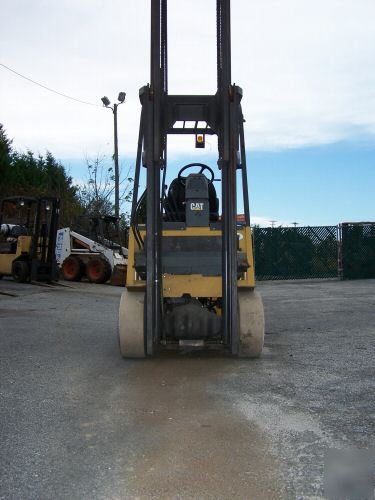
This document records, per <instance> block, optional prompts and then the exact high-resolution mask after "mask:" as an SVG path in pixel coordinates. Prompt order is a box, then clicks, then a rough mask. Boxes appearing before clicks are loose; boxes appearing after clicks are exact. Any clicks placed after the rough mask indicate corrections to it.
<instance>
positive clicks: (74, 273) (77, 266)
mask: <svg viewBox="0 0 375 500" xmlns="http://www.w3.org/2000/svg"><path fill="white" fill-rule="evenodd" d="M61 270H62V275H63V278H64V280H66V281H81V279H82V277H83V275H84V274H85V265H84V263H83V262H82V261H81V259H80V258H79V257H77V256H76V255H70V256H69V257H68V258H67V259H65V260H64V262H63V264H62V266H61Z"/></svg>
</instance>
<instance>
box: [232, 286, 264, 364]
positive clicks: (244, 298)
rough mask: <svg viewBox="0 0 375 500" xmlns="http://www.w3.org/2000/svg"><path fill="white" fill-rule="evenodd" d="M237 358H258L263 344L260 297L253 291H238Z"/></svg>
mask: <svg viewBox="0 0 375 500" xmlns="http://www.w3.org/2000/svg"><path fill="white" fill-rule="evenodd" d="M238 306H239V353H238V355H239V357H241V358H259V356H260V355H261V354H262V349H263V344H264V310H263V302H262V297H261V296H260V294H259V293H258V292H255V291H254V290H241V291H240V290H239V291H238Z"/></svg>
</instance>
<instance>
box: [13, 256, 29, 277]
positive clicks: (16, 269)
mask: <svg viewBox="0 0 375 500" xmlns="http://www.w3.org/2000/svg"><path fill="white" fill-rule="evenodd" d="M12 276H13V279H14V281H17V283H25V282H26V281H27V280H28V279H29V277H30V268H29V265H28V263H27V262H25V261H24V260H16V262H13V265H12Z"/></svg>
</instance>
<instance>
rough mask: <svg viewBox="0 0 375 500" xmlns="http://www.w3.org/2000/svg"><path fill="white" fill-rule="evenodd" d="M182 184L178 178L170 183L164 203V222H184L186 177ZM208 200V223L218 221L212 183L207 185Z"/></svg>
mask: <svg viewBox="0 0 375 500" xmlns="http://www.w3.org/2000/svg"><path fill="white" fill-rule="evenodd" d="M182 179H183V180H184V181H185V182H184V184H183V183H182V182H180V181H179V179H178V178H176V179H173V181H172V182H171V184H170V186H169V189H168V195H167V197H166V199H165V201H164V208H165V220H166V221H168V222H173V221H175V222H186V210H185V203H186V198H185V185H186V179H187V178H186V177H183V178H182ZM208 198H209V205H210V222H216V221H217V220H219V199H218V197H217V196H216V189H215V186H214V185H213V183H208Z"/></svg>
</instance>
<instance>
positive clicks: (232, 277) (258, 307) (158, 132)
mask: <svg viewBox="0 0 375 500" xmlns="http://www.w3.org/2000/svg"><path fill="white" fill-rule="evenodd" d="M216 26H217V91H216V93H215V94H213V95H171V94H169V93H168V74H167V67H168V64H167V52H168V51H167V0H151V83H150V84H149V85H146V86H145V87H143V88H141V90H140V101H141V104H142V112H141V119H140V132H139V140H138V152H137V160H136V168H135V181H134V193H133V202H132V213H131V229H130V235H129V245H128V269H127V279H126V291H125V292H124V293H123V295H122V297H121V303H120V311H119V343H120V351H121V354H122V356H123V357H125V358H142V357H145V356H153V355H155V354H157V353H158V352H160V351H162V350H166V349H171V350H186V349H188V350H192V349H218V350H222V351H225V352H228V353H230V354H232V355H235V356H244V357H258V356H260V354H261V351H262V347H263V339H264V314H263V305H262V300H261V297H260V295H259V294H258V293H257V292H256V291H255V279H254V260H253V253H252V235H251V229H250V214H249V201H248V187H247V169H246V156H245V141H244V129H243V123H244V121H245V120H244V118H243V114H242V109H241V98H242V90H241V88H240V87H238V86H237V85H233V84H232V83H231V47H230V0H217V19H216ZM176 134H177V135H178V134H179V135H187V134H189V135H191V136H192V137H193V138H195V147H197V148H203V147H204V146H205V137H206V136H217V140H218V157H217V168H218V171H219V178H218V179H216V178H215V171H214V170H213V168H212V167H211V166H209V165H207V164H204V163H200V162H198V163H189V164H187V165H185V166H183V167H182V168H181V169H180V170H179V172H178V175H177V177H176V178H174V179H173V180H172V181H171V182H170V184H169V187H168V186H167V185H166V179H167V168H168V162H167V138H168V136H169V135H176ZM142 165H143V167H144V169H145V176H146V190H145V192H144V193H143V194H141V195H140V196H139V193H138V186H139V183H140V176H141V168H142ZM215 182H217V183H218V184H219V186H220V193H221V200H220V201H219V198H218V196H217V192H216V188H215ZM238 185H239V189H238ZM241 197H242V200H241V199H240V198H241ZM220 202H221V203H220ZM237 203H239V204H241V206H243V209H244V222H243V223H242V224H240V223H238V222H237ZM220 204H221V207H220Z"/></svg>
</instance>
